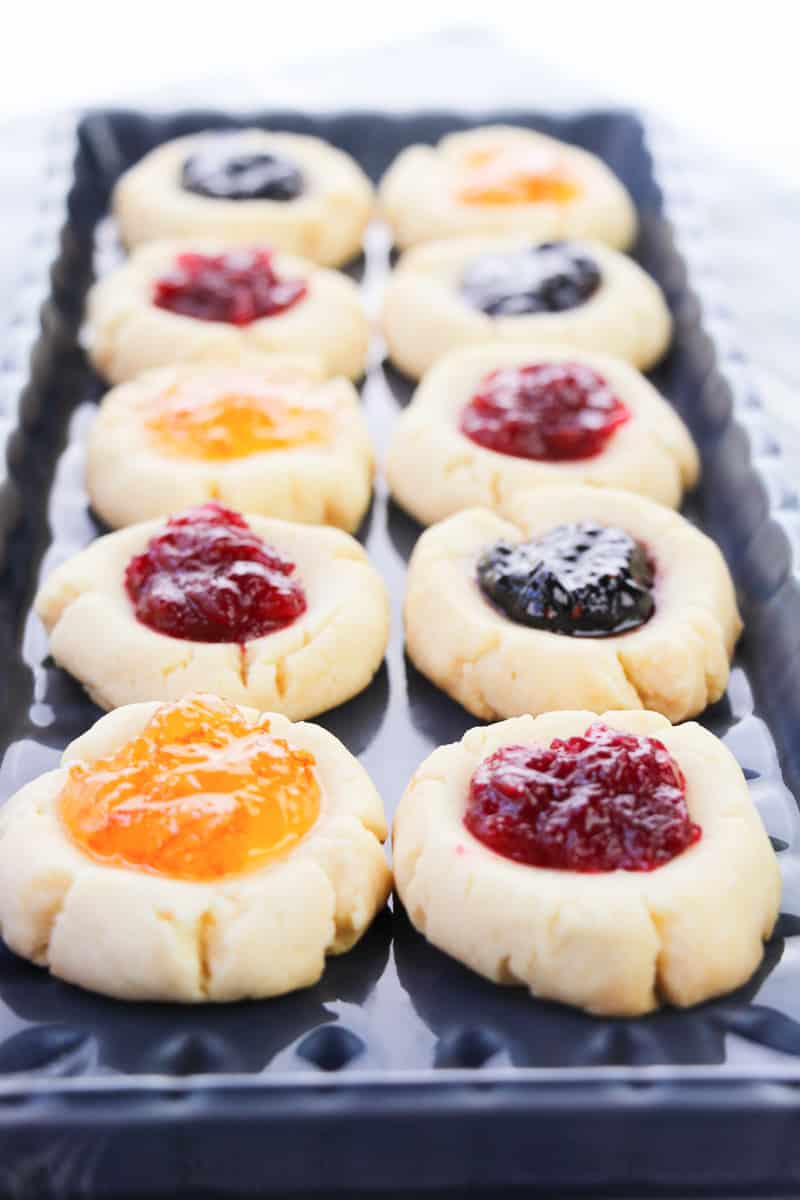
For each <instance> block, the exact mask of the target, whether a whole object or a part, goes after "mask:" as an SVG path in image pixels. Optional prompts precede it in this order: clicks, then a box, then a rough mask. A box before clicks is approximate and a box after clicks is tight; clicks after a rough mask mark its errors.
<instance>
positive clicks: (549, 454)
mask: <svg viewBox="0 0 800 1200" xmlns="http://www.w3.org/2000/svg"><path fill="white" fill-rule="evenodd" d="M630 415H631V414H630V412H629V410H628V408H627V407H626V406H625V405H624V404H623V403H622V401H621V400H620V399H619V397H618V396H616V395H615V394H614V392H613V391H612V389H611V388H610V387H609V385H608V383H607V382H606V381H605V379H603V378H602V376H600V375H598V374H597V372H596V371H593V370H592V369H591V367H587V366H584V365H583V364H582V363H571V362H566V363H565V362H552V363H533V364H531V365H529V366H522V367H504V368H501V369H500V370H497V371H492V372H491V373H490V374H489V375H487V376H486V377H485V378H484V379H483V380H481V383H480V386H479V388H478V391H477V392H476V393H475V395H474V396H473V397H472V399H471V400H470V402H469V404H467V405H466V407H465V408H464V410H463V412H462V414H461V426H460V427H461V432H462V433H463V434H465V436H466V437H468V438H470V440H471V441H473V442H476V443H477V444H478V445H479V446H484V447H485V448H486V449H487V450H493V451H495V453H497V454H510V455H513V456H514V457H516V458H530V459H537V460H539V461H541V462H570V461H576V460H578V459H584V458H592V457H594V455H596V454H600V453H601V452H602V451H603V450H604V449H605V447H606V445H607V443H608V441H609V440H610V438H611V437H612V436H613V435H614V433H615V431H616V430H617V429H618V428H619V427H620V426H621V425H624V424H625V423H626V421H628V420H629V419H630Z"/></svg>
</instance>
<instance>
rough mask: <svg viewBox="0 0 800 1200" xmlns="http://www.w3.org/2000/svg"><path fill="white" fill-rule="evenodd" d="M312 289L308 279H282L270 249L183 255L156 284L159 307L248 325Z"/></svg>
mask: <svg viewBox="0 0 800 1200" xmlns="http://www.w3.org/2000/svg"><path fill="white" fill-rule="evenodd" d="M307 293H308V284H307V283H306V281H305V280H304V279H281V278H280V277H279V275H278V274H277V272H276V270H275V267H274V265H273V262H272V255H271V254H270V252H269V251H268V250H245V249H243V250H228V251H226V252H225V253H224V254H196V253H194V252H190V253H186V254H179V255H178V257H177V258H176V260H175V263H174V265H173V267H172V269H171V270H170V271H169V272H168V273H167V274H166V275H162V276H161V278H160V279H157V280H156V282H155V284H154V285H153V303H154V304H155V305H156V307H157V308H165V309H167V310H168V311H169V312H172V313H177V314H178V315H179V316H182V317H195V318H196V319H197V320H198V321H225V322H226V323H227V324H229V325H250V324H251V323H252V322H253V321H258V320H259V319H260V318H261V317H275V316H277V315H278V314H279V313H282V312H286V310H287V309H289V308H292V307H293V305H295V304H297V303H298V302H299V301H300V300H302V299H303V298H304V297H305V296H306V295H307Z"/></svg>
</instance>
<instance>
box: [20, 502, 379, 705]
mask: <svg viewBox="0 0 800 1200" xmlns="http://www.w3.org/2000/svg"><path fill="white" fill-rule="evenodd" d="M207 511H208V510H207V509H206V508H205V506H203V508H202V509H201V512H207ZM212 511H213V509H212ZM240 519H243V520H244V521H245V523H246V528H245V529H244V530H243V529H241V527H239V530H238V534H234V537H233V545H234V550H235V551H236V553H238V549H237V547H244V553H245V554H247V553H250V552H251V551H252V552H254V553H255V554H256V555H257V556H258V555H260V554H262V553H267V555H268V556H269V555H272V552H273V551H274V552H275V555H272V557H273V559H274V558H275V557H276V556H277V558H279V559H280V560H283V562H284V563H285V564H294V566H295V568H296V571H294V572H291V573H289V574H288V575H283V576H282V572H279V571H277V572H276V571H275V570H274V562H273V565H272V566H268V567H267V568H265V567H264V564H263V563H261V564H260V563H259V562H253V561H250V560H249V559H248V558H246V557H245V558H243V559H242V560H241V561H239V560H237V559H236V558H235V556H234V561H233V563H232V564H230V567H231V571H232V576H231V578H228V575H227V572H228V566H229V564H228V563H227V562H225V563H222V564H221V567H222V568H223V569H222V570H221V572H220V575H219V577H218V578H215V569H212V571H211V572H210V573H209V575H210V581H211V582H210V583H209V586H208V587H207V588H206V590H207V591H209V592H210V595H209V596H205V595H204V591H203V589H204V587H205V584H204V583H203V581H202V580H196V579H194V578H193V571H192V567H193V565H197V564H193V561H192V560H193V557H195V556H193V555H192V553H191V547H192V534H191V528H188V529H187V528H185V527H179V528H178V530H177V531H176V536H175V539H174V542H175V544H176V545H177V547H178V549H177V554H176V556H175V557H176V558H177V559H178V560H179V561H180V559H181V558H182V557H183V559H184V566H185V567H186V568H188V570H187V572H186V580H178V579H175V578H170V575H169V571H168V570H167V571H165V572H163V573H161V577H160V578H159V579H157V583H158V588H157V590H156V596H155V599H156V601H157V602H159V601H165V602H166V604H165V607H166V609H167V617H168V624H169V623H170V622H171V621H172V617H173V615H176V617H177V623H176V624H175V625H174V626H172V627H171V631H170V632H169V633H166V632H162V631H161V630H159V629H154V628H151V627H150V626H149V625H147V624H144V623H143V622H142V621H141V620H138V619H137V614H136V611H135V608H134V605H133V604H132V602H131V597H130V595H129V593H128V591H127V589H126V586H125V575H126V571H127V568H128V566H129V564H130V563H131V560H136V559H137V558H138V557H139V556H141V555H143V554H145V553H146V552H147V548H148V543H150V542H151V541H152V540H153V539H156V540H158V539H160V538H161V537H162V535H164V534H165V533H166V532H167V522H166V521H164V520H163V519H162V520H156V521H148V522H142V523H141V524H136V525H129V526H127V527H126V528H124V529H121V530H118V531H117V532H116V533H110V534H107V535H105V536H104V537H101V538H97V539H96V540H95V541H94V542H92V543H91V545H89V546H87V547H86V549H84V550H82V551H81V552H80V553H78V554H76V555H74V556H73V557H72V558H70V559H68V560H67V561H66V562H64V563H62V564H60V566H58V567H57V568H56V569H55V570H54V571H53V572H52V573H51V574H50V575H49V576H48V578H47V579H46V580H45V582H44V584H43V585H42V587H41V589H40V591H39V594H38V596H37V598H36V611H37V613H38V614H39V616H40V617H41V619H42V621H43V622H44V625H45V628H46V629H47V631H48V635H49V644H50V651H51V653H52V655H53V658H54V659H55V661H56V662H57V663H58V664H59V665H60V666H61V667H63V668H65V669H66V670H68V671H70V672H71V674H72V675H74V676H75V677H76V678H77V679H78V680H79V681H80V682H81V683H82V684H83V686H84V687H85V688H86V690H87V691H88V692H89V694H90V695H91V697H92V699H93V700H94V701H95V702H96V703H97V704H99V705H100V706H101V707H102V708H107V709H110V708H116V707H119V706H121V705H127V704H131V703H134V702H137V701H142V700H145V699H148V698H149V699H153V698H154V697H155V698H156V699H158V700H175V699H179V698H180V697H181V696H184V695H186V694H187V692H190V691H195V690H200V691H204V692H214V693H215V694H216V695H218V696H222V697H224V698H225V699H227V700H231V701H233V702H234V703H237V704H249V705H251V706H253V707H255V708H258V709H261V710H269V711H271V712H281V713H284V714H285V715H287V716H289V717H291V718H293V719H295V720H304V719H306V718H309V717H313V716H316V715H317V714H318V713H321V712H325V711H327V710H328V709H330V708H333V707H335V706H336V705H337V704H342V703H344V701H345V700H349V699H351V698H352V697H353V696H355V695H357V694H358V693H359V692H361V691H363V690H364V688H366V687H367V685H368V684H369V682H370V680H371V679H372V677H373V676H374V675H375V673H376V671H377V670H378V668H379V667H380V665H381V662H382V660H383V656H384V653H385V650H386V644H387V641H388V635H389V602H388V596H387V592H386V586H385V584H384V582H383V580H382V579H381V577H380V575H379V573H378V572H377V571H376V570H375V568H374V567H373V566H372V564H371V563H370V561H369V558H368V557H367V554H366V552H365V551H364V549H363V547H362V546H361V545H360V544H359V543H358V542H357V541H356V540H355V539H354V538H352V537H349V536H348V535H347V534H346V533H343V532H341V531H340V530H338V529H331V528H328V527H323V526H317V525H308V524H299V523H296V522H290V521H282V520H277V519H274V518H267V517H262V516H259V515H257V514H254V513H246V514H245V515H244V516H243V517H242V518H240ZM206 524H207V525H208V526H209V528H208V533H209V535H214V536H216V534H219V536H220V537H221V540H222V541H223V542H227V541H228V540H229V538H230V536H231V534H230V530H226V529H224V528H223V529H222V531H221V533H220V531H219V530H216V531H215V528H214V522H213V521H211V522H206ZM248 529H249V532H248ZM184 537H186V538H187V539H188V553H183V552H182V550H181V546H182V541H183V538H184ZM170 541H172V539H170ZM253 542H254V550H253V548H252V543H253ZM248 547H250V549H248ZM265 547H266V548H268V549H267V550H266V551H265V549H264V548H265ZM165 550H166V551H168V553H166V554H165V558H166V559H169V558H170V556H171V555H172V553H173V548H172V547H171V546H166V547H165ZM183 550H184V551H185V550H186V546H184V547H183ZM187 560H188V561H187ZM165 565H166V566H167V567H168V566H169V563H168V562H167V563H166V564H165ZM254 569H255V570H256V571H257V572H258V571H262V572H264V571H266V573H268V575H269V579H268V580H267V582H268V583H269V587H268V588H267V589H266V594H265V595H264V596H263V597H261V598H263V599H266V600H267V608H268V609H272V610H273V611H272V612H269V611H268V612H267V613H266V615H267V617H269V618H270V621H269V623H271V624H272V625H273V627H272V628H271V630H269V631H268V632H266V633H263V634H262V635H261V636H250V634H252V633H253V632H255V631H254V629H252V628H248V619H249V617H250V616H251V615H255V616H256V617H257V618H258V619H259V620H260V618H261V616H263V615H264V614H263V613H261V614H259V611H258V605H255V606H254V609H253V613H251V612H250V610H249V603H250V601H251V600H252V599H253V596H251V594H250V590H249V585H248V588H245V589H243V590H242V591H241V593H240V590H239V589H238V588H237V586H236V577H237V574H238V573H239V571H240V570H241V572H242V574H243V576H244V577H249V576H250V575H251V574H252V572H253V570H254ZM184 583H188V585H189V587H188V592H187V594H186V595H184V593H183V590H182V588H183V584H184ZM217 583H218V584H219V588H218V589H217ZM195 584H199V586H195ZM296 585H299V588H300V589H301V597H302V600H303V601H304V608H303V611H302V612H298V611H295V612H294V615H293V619H291V620H290V621H288V623H286V622H285V621H284V623H283V624H279V625H277V626H276V625H275V624H274V622H273V620H272V618H273V617H274V616H275V612H274V607H275V605H274V602H275V601H276V600H277V601H278V602H279V608H280V607H281V605H282V604H283V601H284V600H285V599H286V598H287V596H286V593H287V592H294V591H295V587H296ZM273 589H274V590H273ZM215 590H216V591H217V594H216V595H215V594H214V592H215ZM231 593H232V595H231ZM255 598H256V599H257V600H259V603H260V599H259V588H257V589H256V593H255ZM290 598H291V597H290ZM296 598H297V597H296V594H295V599H296ZM195 601H196V605H195V604H194V602H195ZM170 606H174V609H171V608H170ZM279 615H280V616H281V617H282V618H285V616H286V615H292V614H291V613H289V614H287V613H286V612H285V611H283V612H282V613H280V614H279ZM184 617H185V618H188V620H189V621H191V623H192V624H193V625H195V626H196V625H197V624H199V625H200V626H201V628H200V630H198V632H203V633H205V632H208V633H209V634H210V635H211V637H213V638H215V639H217V640H195V639H194V638H187V637H185V636H176V633H177V632H178V631H179V630H181V629H182V622H183V620H184ZM99 628H102V630H103V637H102V638H98V636H97V630H98V629H99ZM187 631H188V630H184V631H183V632H187ZM220 633H222V637H221V638H220ZM242 639H244V640H242ZM109 647H113V654H112V653H111V652H110V650H109Z"/></svg>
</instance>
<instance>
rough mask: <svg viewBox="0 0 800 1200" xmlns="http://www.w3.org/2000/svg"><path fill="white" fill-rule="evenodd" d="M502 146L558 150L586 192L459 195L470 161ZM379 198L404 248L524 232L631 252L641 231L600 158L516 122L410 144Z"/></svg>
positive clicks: (539, 238)
mask: <svg viewBox="0 0 800 1200" xmlns="http://www.w3.org/2000/svg"><path fill="white" fill-rule="evenodd" d="M496 148H500V149H503V150H508V151H510V152H512V153H514V152H518V153H519V154H520V155H525V154H541V153H552V154H553V155H554V157H555V158H556V160H557V161H560V162H562V163H563V164H564V165H565V166H566V168H567V169H568V170H569V172H570V174H571V175H572V176H574V178H575V179H576V180H577V181H578V183H579V184H580V185H581V187H582V189H583V190H582V193H581V194H580V195H579V196H577V197H575V198H573V199H572V200H569V201H567V202H566V203H563V204H554V203H552V202H546V203H545V202H539V203H533V204H465V203H463V202H462V201H460V200H459V199H458V198H457V195H456V193H457V190H458V183H459V172H460V170H461V169H462V167H463V164H464V162H465V160H466V159H468V158H469V157H470V156H471V155H473V154H475V153H478V154H479V153H481V152H482V151H484V150H490V149H492V150H494V149H496ZM378 203H379V207H380V210H381V212H382V214H383V216H384V217H385V218H386V220H387V221H388V222H389V224H390V225H391V227H392V231H393V233H394V239H395V242H396V243H397V245H398V246H399V247H400V248H401V249H402V250H405V249H406V248H407V247H408V246H414V245H416V244H417V243H418V242H431V241H437V240H439V239H440V238H450V237H460V236H462V235H464V234H472V233H479V234H503V233H524V234H526V235H527V236H528V237H529V238H534V239H535V240H536V241H548V240H551V239H553V238H593V239H595V240H597V241H598V242H605V243H606V245H608V246H613V247H615V248H616V249H617V250H625V249H627V248H628V246H630V245H631V243H632V242H633V240H634V238H635V236H636V211H635V209H634V207H633V202H632V201H631V198H630V196H629V195H628V193H627V191H626V189H625V188H624V187H623V185H622V184H621V183H620V181H619V179H617V177H616V175H614V174H613V172H612V171H610V170H609V168H608V167H607V166H606V165H605V163H603V162H602V161H601V160H600V159H599V158H597V156H596V155H594V154H590V153H589V152H588V151H586V150H580V149H578V147H577V146H570V145H567V143H566V142H561V141H558V139H556V138H551V137H547V136H546V135H545V134H543V133H534V132H533V131H532V130H530V129H522V128H519V127H516V126H511V125H487V126H484V127H483V128H480V129H472V130H469V131H467V132H463V133H451V134H448V135H447V137H443V138H442V140H441V141H440V142H439V144H438V145H437V146H409V147H408V148H407V149H405V150H403V151H402V152H401V153H400V154H399V155H398V156H397V158H396V159H395V161H394V162H393V163H392V165H391V166H390V167H389V170H388V171H387V172H386V174H385V175H384V177H383V179H382V180H381V183H380V187H379V189H378Z"/></svg>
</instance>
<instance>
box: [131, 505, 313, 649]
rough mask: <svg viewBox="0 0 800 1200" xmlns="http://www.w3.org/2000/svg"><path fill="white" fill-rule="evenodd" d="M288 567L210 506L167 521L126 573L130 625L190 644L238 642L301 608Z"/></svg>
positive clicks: (232, 516)
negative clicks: (132, 619) (133, 618)
mask: <svg viewBox="0 0 800 1200" xmlns="http://www.w3.org/2000/svg"><path fill="white" fill-rule="evenodd" d="M294 572H295V565H294V563H293V562H290V561H289V560H288V559H286V558H283V556H282V555H280V554H279V553H278V551H277V550H273V549H272V547H271V546H268V545H266V543H264V542H262V540H261V538H259V537H257V536H256V534H254V533H253V531H252V530H251V529H250V526H249V525H248V524H247V522H246V521H245V520H244V518H243V517H240V516H239V514H238V513H235V512H231V511H230V509H227V508H224V507H223V506H222V505H221V504H218V503H217V502H216V501H210V502H209V503H208V504H202V505H199V506H198V507H197V508H190V509H189V510H188V511H187V512H185V513H183V514H182V515H181V516H178V517H172V518H171V519H170V520H169V521H168V522H167V524H166V526H165V529H164V532H163V533H161V534H158V535H157V536H156V537H154V538H151V539H150V541H149V542H148V543H147V548H146V550H145V551H144V553H142V554H137V555H136V556H135V558H132V559H131V560H130V562H129V563H128V566H127V568H126V570H125V589H126V591H127V593H128V597H129V599H130V601H131V604H132V605H133V608H134V612H135V614H136V618H137V620H139V621H141V622H142V624H143V625H147V626H149V628H150V629H154V630H156V632H157V633H163V634H166V635H167V636H168V637H174V638H184V639H185V640H187V641H192V642H238V643H239V644H240V645H243V644H244V643H245V642H249V641H252V639H253V638H259V637H264V636H265V634H268V633H274V632H275V631H276V630H278V629H284V628H285V627H286V626H287V625H291V624H292V622H293V621H294V620H296V619H297V617H299V616H301V614H302V613H304V612H305V611H306V607H307V605H306V597H305V593H304V591H303V588H302V587H301V585H300V584H299V583H298V581H297V580H296V579H294V578H293V576H294Z"/></svg>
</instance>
